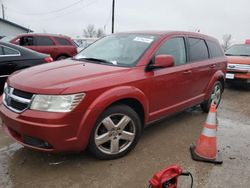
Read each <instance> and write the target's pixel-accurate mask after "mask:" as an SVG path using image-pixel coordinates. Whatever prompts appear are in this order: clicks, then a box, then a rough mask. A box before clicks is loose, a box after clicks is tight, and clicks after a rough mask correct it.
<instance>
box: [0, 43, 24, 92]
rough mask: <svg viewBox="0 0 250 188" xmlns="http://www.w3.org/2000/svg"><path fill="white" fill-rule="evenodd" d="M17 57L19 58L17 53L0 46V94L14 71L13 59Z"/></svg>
mask: <svg viewBox="0 0 250 188" xmlns="http://www.w3.org/2000/svg"><path fill="white" fill-rule="evenodd" d="M19 56H21V54H20V52H19V51H17V50H15V49H13V48H10V47H7V46H4V45H0V93H2V91H3V86H4V83H5V81H6V80H7V78H8V76H9V75H10V74H12V73H13V72H14V71H15V69H16V63H15V59H16V58H17V57H19Z"/></svg>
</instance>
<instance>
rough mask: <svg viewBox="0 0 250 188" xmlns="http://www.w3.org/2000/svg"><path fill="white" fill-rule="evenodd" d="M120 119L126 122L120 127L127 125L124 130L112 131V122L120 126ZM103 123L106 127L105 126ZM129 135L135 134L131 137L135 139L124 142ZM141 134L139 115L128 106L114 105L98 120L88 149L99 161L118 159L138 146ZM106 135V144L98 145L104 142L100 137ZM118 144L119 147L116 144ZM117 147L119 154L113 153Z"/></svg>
mask: <svg viewBox="0 0 250 188" xmlns="http://www.w3.org/2000/svg"><path fill="white" fill-rule="evenodd" d="M109 118H110V119H109ZM120 118H121V119H123V120H124V121H125V123H124V124H120V125H122V126H120V127H121V128H122V127H123V125H125V124H126V125H125V126H124V128H123V129H122V130H117V129H118V128H117V127H116V130H111V129H110V127H113V126H110V120H111V121H112V122H113V123H114V124H112V123H111V124H112V125H119V123H118V122H122V121H120V120H121V119H120ZM107 119H108V120H107ZM125 119H126V120H125ZM129 119H130V120H129ZM103 122H104V123H105V124H106V125H104V123H103ZM116 123H117V124H116ZM107 127H108V128H107ZM108 129H109V130H108ZM119 131H122V132H119ZM125 132H126V135H125ZM128 133H129V134H130V136H131V135H132V134H133V136H131V138H132V137H133V139H131V138H130V137H129V139H131V140H123V139H122V137H124V136H128ZM141 133H142V123H141V120H140V118H139V116H138V114H137V113H136V112H135V111H134V110H133V109H132V108H130V107H129V106H127V105H123V104H120V105H114V106H111V107H109V108H108V109H106V110H105V111H104V112H103V113H102V115H101V116H100V117H99V118H98V120H97V122H96V124H95V127H94V128H93V130H92V133H91V136H90V140H89V145H88V149H89V151H90V152H91V153H92V154H93V155H94V156H95V157H97V158H98V159H102V160H112V159H117V158H120V157H123V156H124V155H126V154H127V153H129V152H130V151H131V150H132V149H133V148H134V147H135V146H136V144H137V142H138V140H139V138H140V136H141ZM104 135H106V136H105V142H104V143H103V144H98V143H97V142H99V143H101V142H102V141H100V139H99V138H100V136H103V137H104ZM107 140H108V141H107ZM117 142H118V146H117V145H116V144H114V143H117ZM126 143H127V145H126ZM112 146H113V147H112ZM115 147H117V148H118V150H119V151H118V152H117V151H112V148H115ZM114 150H115V149H114Z"/></svg>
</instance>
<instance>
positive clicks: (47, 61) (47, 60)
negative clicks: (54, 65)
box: [44, 57, 54, 63]
mask: <svg viewBox="0 0 250 188" xmlns="http://www.w3.org/2000/svg"><path fill="white" fill-rule="evenodd" d="M44 61H45V63H50V62H53V61H54V60H53V58H52V57H45V58H44Z"/></svg>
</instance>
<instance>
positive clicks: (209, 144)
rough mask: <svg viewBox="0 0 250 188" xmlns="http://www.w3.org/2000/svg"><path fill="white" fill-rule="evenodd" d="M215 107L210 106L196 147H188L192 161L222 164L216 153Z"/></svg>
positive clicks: (217, 152)
mask: <svg viewBox="0 0 250 188" xmlns="http://www.w3.org/2000/svg"><path fill="white" fill-rule="evenodd" d="M216 116H217V115H216V105H215V104H211V107H210V110H209V114H208V117H207V120H206V123H205V125H204V127H203V131H202V133H201V135H200V137H199V138H198V140H197V142H196V145H192V146H191V147H190V151H191V155H192V158H193V160H196V161H204V162H210V163H216V164H222V163H223V161H222V158H221V154H220V153H219V151H217V144H216V131H217V117H216Z"/></svg>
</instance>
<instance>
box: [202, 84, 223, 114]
mask: <svg viewBox="0 0 250 188" xmlns="http://www.w3.org/2000/svg"><path fill="white" fill-rule="evenodd" d="M222 91H223V88H222V84H221V82H220V81H216V82H215V84H214V87H213V90H212V92H211V94H210V97H209V99H208V100H206V101H204V102H203V103H202V104H201V109H202V111H203V112H206V113H207V112H209V109H210V105H211V103H212V101H213V100H214V102H215V104H216V107H218V106H219V104H220V101H221V95H222ZM214 97H215V98H214Z"/></svg>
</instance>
